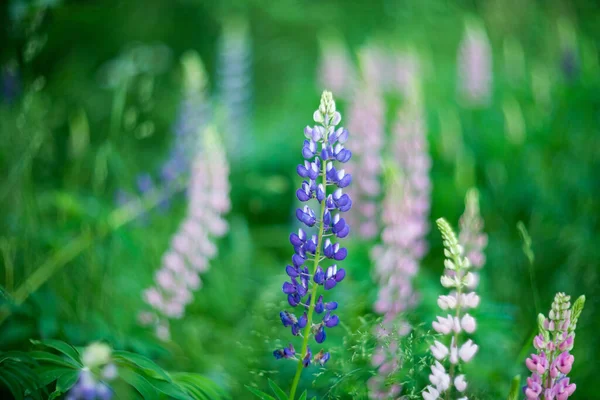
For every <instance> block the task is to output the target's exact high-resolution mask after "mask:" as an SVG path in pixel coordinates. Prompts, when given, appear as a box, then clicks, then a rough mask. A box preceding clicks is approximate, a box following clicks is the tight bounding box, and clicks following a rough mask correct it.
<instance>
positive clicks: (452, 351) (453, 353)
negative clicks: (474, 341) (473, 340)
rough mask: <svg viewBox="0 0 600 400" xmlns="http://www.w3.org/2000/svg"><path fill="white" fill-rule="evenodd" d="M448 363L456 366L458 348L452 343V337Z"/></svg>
mask: <svg viewBox="0 0 600 400" xmlns="http://www.w3.org/2000/svg"><path fill="white" fill-rule="evenodd" d="M450 362H451V363H452V364H458V348H457V346H456V342H455V341H454V337H452V342H451V343H450Z"/></svg>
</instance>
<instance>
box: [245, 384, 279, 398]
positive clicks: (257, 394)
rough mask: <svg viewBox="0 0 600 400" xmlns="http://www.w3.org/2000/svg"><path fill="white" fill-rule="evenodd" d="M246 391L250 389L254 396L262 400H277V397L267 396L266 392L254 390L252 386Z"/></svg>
mask: <svg viewBox="0 0 600 400" xmlns="http://www.w3.org/2000/svg"><path fill="white" fill-rule="evenodd" d="M246 389H248V390H249V391H250V392H252V394H254V395H255V396H256V397H258V398H259V399H262V400H276V399H275V397H273V396H270V395H268V394H266V393H265V392H261V391H260V390H258V389H255V388H253V387H252V386H248V385H246Z"/></svg>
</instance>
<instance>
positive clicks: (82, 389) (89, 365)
mask: <svg viewBox="0 0 600 400" xmlns="http://www.w3.org/2000/svg"><path fill="white" fill-rule="evenodd" d="M111 353H112V349H111V348H110V347H109V346H108V345H106V344H104V343H100V342H94V343H92V344H90V345H89V346H87V347H86V348H85V349H84V351H83V355H82V361H83V365H84V367H83V369H82V370H81V372H80V373H79V377H78V379H77V383H75V385H74V386H73V387H72V388H71V389H70V390H69V391H68V392H67V394H66V396H65V399H69V400H110V399H112V398H113V390H112V389H111V388H110V386H109V385H108V384H109V383H110V382H111V381H113V380H114V379H116V378H117V377H118V370H117V367H116V365H115V364H114V363H112V361H111Z"/></svg>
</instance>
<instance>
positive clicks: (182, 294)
mask: <svg viewBox="0 0 600 400" xmlns="http://www.w3.org/2000/svg"><path fill="white" fill-rule="evenodd" d="M204 142H205V143H204V148H203V150H202V151H201V152H199V154H198V156H197V158H196V161H195V162H194V164H193V166H192V171H191V177H190V185H189V188H188V201H189V203H188V212H187V216H186V218H185V219H184V221H183V222H182V223H181V225H180V226H179V229H178V230H177V232H176V233H175V235H174V236H173V238H172V241H171V245H170V247H169V249H168V250H167V251H166V252H165V254H164V255H163V259H162V267H161V268H160V270H158V271H157V272H156V275H155V284H154V285H153V286H152V287H150V288H148V289H146V290H145V291H144V294H143V297H144V301H145V302H146V303H147V304H148V305H149V306H150V307H151V308H152V309H153V311H144V312H141V313H140V315H139V319H140V322H141V323H142V324H143V325H152V326H154V328H155V333H156V335H157V336H158V337H159V338H161V339H163V340H167V339H168V338H169V336H170V334H169V323H168V320H169V319H180V318H182V317H183V314H184V312H185V306H186V305H187V304H189V303H190V302H191V301H192V300H193V294H192V293H193V291H195V290H197V289H198V288H199V287H200V285H201V281H200V278H199V276H198V275H199V274H200V273H203V272H205V271H206V270H207V269H208V263H209V260H210V259H212V258H213V257H215V255H216V253H217V247H216V245H215V243H214V239H215V238H218V237H221V236H223V235H224V234H225V233H226V231H227V222H226V221H225V220H223V218H222V216H223V214H224V213H225V212H227V211H228V210H229V207H230V201H229V181H228V175H229V168H228V164H227V159H226V157H225V151H224V149H223V147H222V145H221V143H220V142H219V140H218V137H217V134H216V132H215V131H214V130H213V129H207V130H206V131H205V132H204Z"/></svg>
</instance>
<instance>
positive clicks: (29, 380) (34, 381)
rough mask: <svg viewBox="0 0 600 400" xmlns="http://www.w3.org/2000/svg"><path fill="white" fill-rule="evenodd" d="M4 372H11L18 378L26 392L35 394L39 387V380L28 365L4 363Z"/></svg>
mask: <svg viewBox="0 0 600 400" xmlns="http://www.w3.org/2000/svg"><path fill="white" fill-rule="evenodd" d="M3 368H4V371H9V372H10V373H12V374H13V375H15V376H17V377H18V379H19V380H18V382H19V384H20V385H21V386H23V389H24V390H25V391H30V392H35V391H36V390H37V388H38V387H39V380H38V377H37V375H36V374H35V372H33V370H32V369H31V368H29V367H28V366H27V365H24V364H17V363H14V362H10V363H4V366H3Z"/></svg>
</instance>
